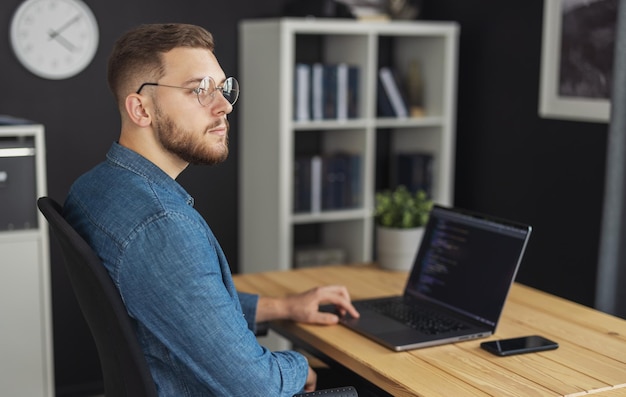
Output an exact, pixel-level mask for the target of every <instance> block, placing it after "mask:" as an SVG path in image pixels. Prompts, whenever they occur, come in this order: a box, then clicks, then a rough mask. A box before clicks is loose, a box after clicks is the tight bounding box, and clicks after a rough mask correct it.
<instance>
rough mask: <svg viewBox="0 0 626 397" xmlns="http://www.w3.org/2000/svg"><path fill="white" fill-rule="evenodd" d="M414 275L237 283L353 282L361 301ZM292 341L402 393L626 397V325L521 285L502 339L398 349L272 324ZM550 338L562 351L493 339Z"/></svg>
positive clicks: (323, 275) (252, 286) (345, 273)
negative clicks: (504, 350)
mask: <svg viewBox="0 0 626 397" xmlns="http://www.w3.org/2000/svg"><path fill="white" fill-rule="evenodd" d="M406 278H407V275H406V273H396V272H389V271H383V270H380V269H377V268H375V267H372V266H331V267H321V268H309V269H299V270H292V271H286V272H268V273H257V274H246V275H237V276H235V283H236V285H237V288H238V289H239V290H240V291H244V292H253V293H259V294H262V295H268V296H284V295H286V294H291V293H296V292H301V291H304V290H306V289H309V288H312V287H315V286H320V285H327V284H343V285H346V286H347V287H348V289H349V291H350V294H351V296H352V298H353V299H359V298H366V297H374V296H385V295H390V294H398V293H401V291H402V290H403V288H404V284H405V282H406ZM272 329H274V330H275V331H276V332H278V333H279V334H281V335H283V336H285V337H286V338H288V339H290V340H292V341H294V342H296V343H298V344H299V345H302V346H304V347H305V348H308V349H311V351H315V352H319V353H322V354H323V355H325V356H327V357H330V358H331V359H333V360H335V361H337V362H339V363H341V364H342V365H344V366H346V367H347V368H349V369H350V370H352V371H354V372H356V373H357V374H359V375H361V376H362V377H364V378H366V379H368V380H369V381H370V382H372V383H374V384H376V385H377V386H379V387H381V388H382V389H384V390H386V391H387V392H389V393H390V394H392V395H394V396H445V397H449V396H516V397H517V396H585V395H588V394H597V395H598V396H607V397H608V396H611V397H614V396H626V321H625V320H622V319H619V318H617V317H613V316H610V315H607V314H605V313H602V312H599V311H597V310H593V309H590V308H588V307H585V306H582V305H579V304H576V303H573V302H570V301H567V300H564V299H561V298H558V297H556V296H553V295H550V294H547V293H544V292H540V291H538V290H535V289H532V288H529V287H526V286H523V285H521V284H515V285H514V286H513V288H512V290H511V293H510V294H509V297H508V300H507V304H506V306H505V309H504V313H503V316H502V319H501V321H500V324H499V326H498V329H497V330H496V334H495V335H494V336H492V337H490V338H487V339H479V340H472V341H467V342H460V343H456V344H451V345H444V346H436V347H430V348H425V349H418V350H412V351H408V352H400V353H397V352H393V351H391V350H389V349H387V348H385V347H383V346H381V345H379V344H377V343H375V342H372V341H370V340H369V339H367V338H364V337H362V336H360V335H358V334H357V333H355V332H353V331H351V330H349V329H347V328H345V327H343V326H340V325H337V326H315V325H306V324H296V323H292V322H289V321H278V322H274V323H272ZM530 334H540V335H543V336H546V337H547V338H549V339H552V340H554V341H556V342H558V343H559V345H560V347H559V348H558V349H557V350H553V351H548V352H542V353H533V354H526V355H517V356H511V357H496V356H493V355H491V354H489V353H487V352H486V351H484V350H482V349H481V348H480V347H479V345H480V342H482V341H485V340H490V339H500V338H509V337H516V336H524V335H530Z"/></svg>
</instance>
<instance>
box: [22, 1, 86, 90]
mask: <svg viewBox="0 0 626 397" xmlns="http://www.w3.org/2000/svg"><path fill="white" fill-rule="evenodd" d="M11 45H12V46H13V51H14V52H15V55H16V56H17V59H18V60H19V61H20V62H21V63H22V65H24V67H26V69H28V70H29V71H31V72H32V73H34V74H36V75H37V76H40V77H43V78H47V79H54V80H60V79H66V78H69V77H72V76H74V75H76V74H78V73H80V72H81V71H82V70H83V69H85V68H86V67H87V66H88V65H89V63H90V62H91V60H92V59H93V57H94V55H95V54H96V50H97V48H98V23H97V22H96V18H95V17H94V16H93V13H92V12H91V10H90V9H89V7H87V5H86V4H85V3H83V2H82V1H81V0H26V1H25V2H24V3H22V4H21V5H20V6H19V8H18V9H17V11H16V12H15V14H14V16H13V20H12V21H11Z"/></svg>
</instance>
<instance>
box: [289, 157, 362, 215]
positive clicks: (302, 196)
mask: <svg viewBox="0 0 626 397" xmlns="http://www.w3.org/2000/svg"><path fill="white" fill-rule="evenodd" d="M361 167H362V161H361V155H360V154H351V153H345V152H337V153H332V154H329V155H314V156H310V155H303V156H297V157H296V158H295V160H294V174H293V213H317V212H320V211H329V210H339V209H345V208H356V207H358V206H360V205H361V203H362V195H363V192H362V183H363V182H362V180H361Z"/></svg>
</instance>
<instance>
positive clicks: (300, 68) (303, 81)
mask: <svg viewBox="0 0 626 397" xmlns="http://www.w3.org/2000/svg"><path fill="white" fill-rule="evenodd" d="M310 75H311V66H310V65H308V64H305V63H298V64H296V69H295V76H294V107H293V108H294V118H293V119H294V120H295V121H308V120H310V119H311V115H310V109H311V105H310V97H311V92H310V91H311V89H310V84H311V77H310Z"/></svg>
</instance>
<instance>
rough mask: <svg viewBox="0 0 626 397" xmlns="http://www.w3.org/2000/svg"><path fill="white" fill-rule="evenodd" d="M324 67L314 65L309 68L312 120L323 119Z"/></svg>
mask: <svg viewBox="0 0 626 397" xmlns="http://www.w3.org/2000/svg"><path fill="white" fill-rule="evenodd" d="M323 91H324V65H322V64H321V63H314V64H313V65H312V66H311V108H312V111H311V113H312V118H313V120H322V119H323V118H324V94H323Z"/></svg>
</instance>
